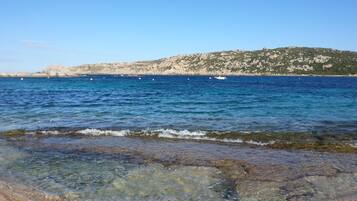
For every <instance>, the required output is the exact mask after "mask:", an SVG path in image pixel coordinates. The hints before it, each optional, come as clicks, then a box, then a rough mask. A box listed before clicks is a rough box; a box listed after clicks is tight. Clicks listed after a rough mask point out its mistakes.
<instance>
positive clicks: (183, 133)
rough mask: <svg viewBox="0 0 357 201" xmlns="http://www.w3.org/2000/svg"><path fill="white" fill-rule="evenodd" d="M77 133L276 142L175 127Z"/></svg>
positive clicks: (264, 143) (97, 130)
mask: <svg viewBox="0 0 357 201" xmlns="http://www.w3.org/2000/svg"><path fill="white" fill-rule="evenodd" d="M76 134H83V135H89V136H117V137H124V136H131V137H158V138H169V139H184V140H206V141H215V142H229V143H246V144H253V145H259V146H266V145H269V144H273V143H275V142H274V141H269V142H258V141H253V140H249V141H244V140H242V139H240V138H235V139H232V138H214V137H208V136H207V132H206V131H200V130H199V131H189V130H174V129H156V130H143V131H130V130H119V131H115V130H99V129H84V130H79V131H77V132H76Z"/></svg>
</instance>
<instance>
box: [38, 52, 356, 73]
mask: <svg viewBox="0 0 357 201" xmlns="http://www.w3.org/2000/svg"><path fill="white" fill-rule="evenodd" d="M42 74H46V75H49V76H56V75H57V76H76V75H83V74H167V75H170V74H198V75H206V74H212V75H214V74H220V75H238V74H266V75H272V74H278V75H282V74H284V75H285V74H287V75H289V74H306V75H357V52H351V51H340V50H334V49H326V48H305V47H288V48H277V49H262V50H256V51H240V50H235V51H223V52H212V53H202V54H201V53H199V54H191V55H180V56H173V57H169V58H163V59H159V60H152V61H138V62H132V63H100V64H85V65H80V66H73V67H61V66H56V67H49V68H48V69H46V70H45V71H44V72H42Z"/></svg>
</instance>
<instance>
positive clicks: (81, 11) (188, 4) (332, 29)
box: [0, 0, 357, 72]
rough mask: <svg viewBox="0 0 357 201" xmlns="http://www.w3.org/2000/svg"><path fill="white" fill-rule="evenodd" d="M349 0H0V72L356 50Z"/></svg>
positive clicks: (356, 25)
mask: <svg viewBox="0 0 357 201" xmlns="http://www.w3.org/2000/svg"><path fill="white" fill-rule="evenodd" d="M356 10H357V1H356V0H215V1H214V0H202V1H200V0H146V1H144V0H142V1H139V0H126V1H120V0H112V1H111V0H97V1H95V0H31V1H29V0H23V1H19V0H0V72H14V71H38V70H41V69H43V68H44V67H45V66H48V65H56V64H62V65H77V64H83V63H98V62H115V61H133V60H145V59H156V58H161V57H166V56H171V55H176V54H187V53H195V52H209V51H219V50H231V49H246V50H254V49H261V48H264V47H266V48H275V47H282V46H311V47H331V48H337V49H343V50H353V51H356V50H357V11H356Z"/></svg>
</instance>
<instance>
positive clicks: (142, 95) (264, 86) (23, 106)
mask: <svg viewBox="0 0 357 201" xmlns="http://www.w3.org/2000/svg"><path fill="white" fill-rule="evenodd" d="M153 78H154V80H152V79H153ZM187 78H188V77H187V76H155V77H152V76H144V77H142V79H138V77H115V76H98V77H93V80H92V81H91V80H90V77H81V78H51V79H47V78H25V79H24V80H22V81H21V80H20V79H19V78H0V114H1V115H0V130H11V129H19V128H22V129H30V130H34V129H45V128H58V127H65V128H101V129H115V130H122V129H132V130H140V129H176V130H186V129H187V130H190V131H195V130H214V131H316V132H320V131H321V132H346V131H356V130H357V126H356V125H357V78H353V77H228V79H226V80H216V79H209V78H208V77H206V76H193V77H189V80H188V79H187Z"/></svg>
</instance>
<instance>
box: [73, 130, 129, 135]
mask: <svg viewBox="0 0 357 201" xmlns="http://www.w3.org/2000/svg"><path fill="white" fill-rule="evenodd" d="M76 133H78V134H83V135H90V136H103V135H104V136H117V137H123V136H127V135H128V134H129V133H130V130H119V131H113V130H99V129H93V128H87V129H84V130H80V131H77V132H76Z"/></svg>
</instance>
